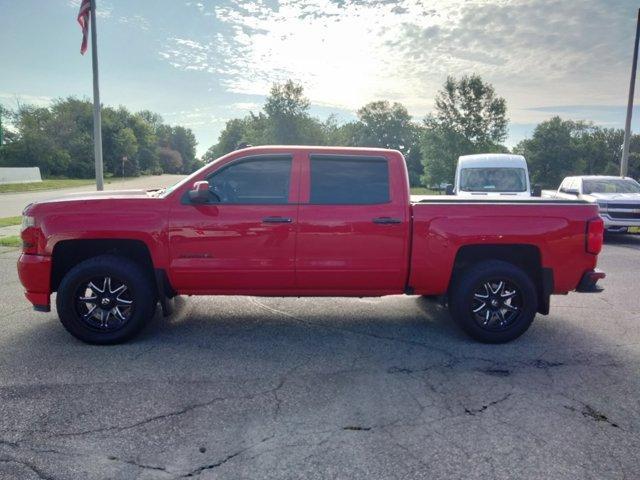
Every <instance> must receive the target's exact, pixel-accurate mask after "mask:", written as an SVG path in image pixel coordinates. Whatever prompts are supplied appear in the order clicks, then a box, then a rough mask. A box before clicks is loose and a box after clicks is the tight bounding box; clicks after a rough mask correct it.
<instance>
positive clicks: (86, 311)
mask: <svg viewBox="0 0 640 480" xmlns="http://www.w3.org/2000/svg"><path fill="white" fill-rule="evenodd" d="M22 241H23V253H22V255H21V256H20V259H19V261H18V272H19V275H20V279H21V282H22V284H23V285H24V287H25V289H26V296H27V299H28V300H29V301H30V302H31V303H32V304H33V305H34V307H35V309H36V310H40V311H49V310H50V295H51V293H52V292H57V297H56V306H57V311H58V315H59V317H60V320H61V322H62V324H63V325H64V326H65V327H66V328H67V330H68V331H69V332H70V333H71V334H73V335H74V336H76V337H77V338H79V339H81V340H83V341H85V342H90V343H97V344H107V343H116V342H121V341H124V340H126V339H129V338H131V337H132V336H133V335H134V334H136V333H137V332H138V331H139V330H140V329H141V328H142V327H143V325H144V324H145V322H146V321H147V320H149V319H150V318H151V317H152V316H153V314H154V311H155V309H156V306H157V305H158V303H159V304H160V306H161V307H162V309H163V311H164V313H165V314H168V313H169V311H170V307H171V302H170V299H171V298H172V297H174V296H175V295H179V294H185V295H260V296H357V297H362V296H382V295H395V294H402V293H405V294H409V295H426V296H443V297H444V298H446V299H447V301H448V305H449V308H450V311H451V314H452V316H453V318H454V319H455V320H456V321H457V322H458V323H459V324H460V326H461V327H462V328H463V329H464V330H465V331H466V332H467V333H468V334H470V335H471V336H472V337H474V338H475V339H478V340H480V341H484V342H494V343H499V342H506V341H509V340H511V339H514V338H516V337H518V336H519V335H521V334H522V333H523V332H524V331H525V330H527V328H528V327H529V325H530V324H531V322H532V320H533V318H534V316H535V315H536V313H537V312H539V313H542V314H547V313H548V311H549V297H550V295H551V294H552V293H556V294H566V293H567V292H569V291H572V290H578V291H597V290H598V287H597V286H596V282H597V281H598V279H600V278H602V277H603V276H604V274H603V273H601V272H598V271H596V270H595V267H596V261H597V255H598V253H599V252H600V249H601V247H602V241H603V222H602V220H601V219H600V217H599V216H598V207H597V205H594V204H588V203H585V202H581V201H568V200H543V199H524V200H520V199H515V198H514V199H513V200H509V199H503V198H501V199H490V200H475V199H457V198H456V197H449V196H430V197H419V198H414V199H410V192H409V182H408V175H407V169H406V164H405V160H404V158H403V156H402V154H400V152H397V151H394V150H384V149H369V148H342V147H291V146H270V147H256V148H247V149H243V150H238V151H235V152H232V153H230V154H228V155H225V156H224V157H222V158H220V159H218V160H216V161H214V162H212V163H210V164H208V165H206V166H205V167H203V168H202V169H200V170H199V171H197V172H196V173H194V174H193V175H191V176H189V177H187V178H185V179H184V180H183V181H181V182H179V183H178V184H176V185H174V186H173V187H170V188H168V189H165V190H156V191H135V190H133V191H121V192H115V191H114V192H108V191H107V192H99V193H87V194H81V195H71V196H66V197H63V198H60V199H57V200H52V201H47V202H39V203H35V204H32V205H29V206H27V207H26V208H25V210H24V218H23V230H22Z"/></svg>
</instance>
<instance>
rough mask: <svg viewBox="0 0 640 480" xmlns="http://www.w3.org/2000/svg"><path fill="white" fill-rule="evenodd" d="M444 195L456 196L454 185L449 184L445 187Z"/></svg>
mask: <svg viewBox="0 0 640 480" xmlns="http://www.w3.org/2000/svg"><path fill="white" fill-rule="evenodd" d="M444 194H445V195H455V193H454V191H453V185H451V184H450V183H447V184H446V185H445V187H444Z"/></svg>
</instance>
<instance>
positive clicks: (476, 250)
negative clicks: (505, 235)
mask: <svg viewBox="0 0 640 480" xmlns="http://www.w3.org/2000/svg"><path fill="white" fill-rule="evenodd" d="M486 260H501V261H503V262H507V263H510V264H512V265H515V266H516V267H519V268H521V269H522V270H523V271H524V272H526V273H527V275H529V277H530V278H531V280H532V281H533V283H534V285H535V287H536V291H537V293H538V313H541V314H543V315H546V314H548V313H549V299H550V295H551V293H552V292H553V270H552V269H550V268H545V267H543V266H542V254H541V252H540V249H539V248H538V247H537V246H536V245H530V244H482V245H464V246H462V247H460V249H458V251H457V252H456V256H455V260H454V264H453V270H452V275H451V280H450V282H449V288H451V286H452V284H453V283H454V281H455V278H456V275H459V274H461V273H462V272H464V271H465V270H466V269H468V268H469V267H471V266H472V265H474V264H477V263H479V262H483V261H486Z"/></svg>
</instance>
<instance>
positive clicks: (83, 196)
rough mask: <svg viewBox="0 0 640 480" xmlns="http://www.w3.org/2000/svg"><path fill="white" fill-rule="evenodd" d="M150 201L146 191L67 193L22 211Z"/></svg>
mask: <svg viewBox="0 0 640 480" xmlns="http://www.w3.org/2000/svg"><path fill="white" fill-rule="evenodd" d="M147 198H148V199H150V198H153V197H151V196H150V195H149V194H148V193H147V191H146V190H105V191H102V192H78V193H67V194H63V195H59V196H57V197H56V196H53V197H51V198H48V199H46V200H38V201H37V202H34V203H31V204H29V205H27V206H26V207H25V209H24V212H23V213H24V214H26V213H27V212H33V211H34V209H35V210H40V211H42V210H43V209H44V210H49V208H50V207H54V206H56V205H64V204H69V206H71V205H70V204H72V203H73V204H77V203H85V202H95V201H104V200H113V201H117V200H136V199H147Z"/></svg>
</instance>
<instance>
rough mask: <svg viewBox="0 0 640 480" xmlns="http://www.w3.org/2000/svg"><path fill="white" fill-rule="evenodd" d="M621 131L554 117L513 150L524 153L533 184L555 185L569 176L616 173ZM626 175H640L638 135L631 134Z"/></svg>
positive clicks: (639, 142) (538, 127)
mask: <svg viewBox="0 0 640 480" xmlns="http://www.w3.org/2000/svg"><path fill="white" fill-rule="evenodd" d="M623 138H624V131H623V130H621V129H611V128H602V127H598V126H596V125H593V124H592V123H589V122H581V121H580V122H576V121H573V120H563V119H562V118H560V117H553V118H551V119H550V120H546V121H544V122H542V123H540V124H538V125H537V126H536V128H535V129H534V131H533V135H532V137H531V138H529V139H525V140H523V141H521V142H520V143H519V144H518V145H517V146H516V148H515V149H514V150H515V151H516V152H517V153H520V154H522V155H524V156H525V158H526V159H527V162H528V163H529V170H530V172H531V178H532V181H533V182H534V183H537V184H540V185H542V186H544V187H548V188H556V187H557V186H558V185H559V183H560V182H561V181H562V179H563V178H564V177H565V176H569V175H584V174H587V175H617V174H618V173H619V171H620V156H621V154H622V151H621V146H622V141H623ZM629 174H630V175H631V176H634V175H635V176H636V177H637V176H638V175H639V174H640V137H639V136H638V135H633V136H632V137H631V148H630V155H629Z"/></svg>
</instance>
